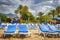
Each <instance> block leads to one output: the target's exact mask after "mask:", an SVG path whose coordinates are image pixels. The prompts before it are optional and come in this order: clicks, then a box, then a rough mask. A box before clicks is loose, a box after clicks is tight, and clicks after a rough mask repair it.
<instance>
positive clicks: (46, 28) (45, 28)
mask: <svg viewBox="0 0 60 40" xmlns="http://www.w3.org/2000/svg"><path fill="white" fill-rule="evenodd" d="M52 29H54V28H52ZM55 30H56V29H55ZM55 30H51V29H50V28H49V26H48V25H44V24H43V25H41V24H40V25H39V31H40V32H42V33H43V34H44V36H46V35H47V34H58V32H56V31H55ZM40 32H39V34H40Z"/></svg>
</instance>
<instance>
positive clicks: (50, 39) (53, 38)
mask: <svg viewBox="0 0 60 40" xmlns="http://www.w3.org/2000/svg"><path fill="white" fill-rule="evenodd" d="M29 31H30V32H31V37H29V36H28V35H20V37H18V36H17V35H18V34H15V35H6V37H4V36H3V33H4V30H3V29H0V40H60V37H58V35H47V36H46V37H45V38H44V36H43V35H42V34H40V35H38V29H29Z"/></svg>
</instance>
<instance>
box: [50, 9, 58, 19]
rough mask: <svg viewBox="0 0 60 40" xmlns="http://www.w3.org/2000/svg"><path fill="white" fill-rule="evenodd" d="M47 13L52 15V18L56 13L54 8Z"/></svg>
mask: <svg viewBox="0 0 60 40" xmlns="http://www.w3.org/2000/svg"><path fill="white" fill-rule="evenodd" d="M49 15H52V16H53V18H54V17H55V15H57V12H56V10H55V9H53V10H51V11H50V12H49Z"/></svg>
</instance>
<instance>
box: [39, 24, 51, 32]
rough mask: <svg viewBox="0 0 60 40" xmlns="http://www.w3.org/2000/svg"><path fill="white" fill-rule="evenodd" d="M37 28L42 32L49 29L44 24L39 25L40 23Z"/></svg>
mask: <svg viewBox="0 0 60 40" xmlns="http://www.w3.org/2000/svg"><path fill="white" fill-rule="evenodd" d="M39 28H40V30H41V31H43V32H44V31H50V30H49V28H48V27H47V26H46V25H41V24H40V25H39Z"/></svg>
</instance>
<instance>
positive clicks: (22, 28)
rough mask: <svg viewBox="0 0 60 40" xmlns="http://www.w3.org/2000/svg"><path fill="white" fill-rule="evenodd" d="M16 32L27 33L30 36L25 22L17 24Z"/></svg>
mask: <svg viewBox="0 0 60 40" xmlns="http://www.w3.org/2000/svg"><path fill="white" fill-rule="evenodd" d="M18 33H19V34H25V35H26V34H28V35H29V36H31V33H30V32H29V31H28V28H27V25H26V24H20V25H18Z"/></svg>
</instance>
